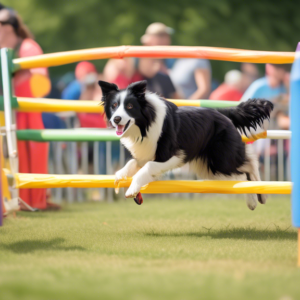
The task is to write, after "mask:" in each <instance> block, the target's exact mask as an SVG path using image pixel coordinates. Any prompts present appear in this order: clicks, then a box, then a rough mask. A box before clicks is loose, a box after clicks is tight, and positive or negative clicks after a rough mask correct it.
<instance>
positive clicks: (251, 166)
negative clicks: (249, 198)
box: [242, 144, 268, 204]
mask: <svg viewBox="0 0 300 300" xmlns="http://www.w3.org/2000/svg"><path fill="white" fill-rule="evenodd" d="M246 153H247V159H248V162H247V164H246V165H245V166H243V168H242V169H243V171H244V172H245V173H246V174H247V180H249V181H261V178H260V174H259V163H258V159H257V155H256V154H255V153H254V151H253V149H252V145H251V144H249V145H247V146H246ZM257 198H258V201H259V202H260V203H261V204H265V203H266V201H267V198H268V195H266V194H257Z"/></svg>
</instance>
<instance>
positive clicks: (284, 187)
mask: <svg viewBox="0 0 300 300" xmlns="http://www.w3.org/2000/svg"><path fill="white" fill-rule="evenodd" d="M15 179H16V187H17V188H19V189H21V188H64V187H77V188H115V187H116V186H115V184H114V181H115V177H114V176H113V175H52V174H51V175H50V174H45V175H44V174H24V173H18V174H16V175H15ZM130 182H131V179H128V180H124V181H121V182H120V185H119V187H129V185H130ZM291 190H292V183H291V182H282V181H279V182H271V181H259V182H257V181H256V182H253V181H196V180H194V181H188V180H173V181H155V182H151V183H150V184H149V185H147V186H145V187H143V188H142V190H141V192H142V193H146V194H165V193H217V194H247V193H251V194H291Z"/></svg>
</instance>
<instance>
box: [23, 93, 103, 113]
mask: <svg viewBox="0 0 300 300" xmlns="http://www.w3.org/2000/svg"><path fill="white" fill-rule="evenodd" d="M17 101H18V105H19V107H18V108H17V110H18V111H23V112H62V111H74V112H86V113H103V112H104V109H103V106H102V105H101V102H100V100H99V101H92V100H85V101H83V100H59V99H48V98H23V97H18V98H17Z"/></svg>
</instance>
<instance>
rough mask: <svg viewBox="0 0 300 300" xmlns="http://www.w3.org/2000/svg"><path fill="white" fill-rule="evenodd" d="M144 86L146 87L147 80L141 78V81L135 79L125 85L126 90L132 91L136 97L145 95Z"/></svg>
mask: <svg viewBox="0 0 300 300" xmlns="http://www.w3.org/2000/svg"><path fill="white" fill-rule="evenodd" d="M146 88H147V81H146V80H143V81H137V82H134V83H131V84H130V85H129V86H128V87H127V90H128V92H129V93H132V94H133V95H135V96H136V97H138V98H140V97H143V96H144V95H145V93H146Z"/></svg>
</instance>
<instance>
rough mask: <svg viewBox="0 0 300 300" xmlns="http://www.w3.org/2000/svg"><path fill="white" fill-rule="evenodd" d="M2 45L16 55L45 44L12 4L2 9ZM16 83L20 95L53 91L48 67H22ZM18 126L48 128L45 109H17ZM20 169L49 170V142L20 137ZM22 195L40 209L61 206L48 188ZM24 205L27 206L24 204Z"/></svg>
mask: <svg viewBox="0 0 300 300" xmlns="http://www.w3.org/2000/svg"><path fill="white" fill-rule="evenodd" d="M0 47H1V48H3V47H7V48H12V49H14V55H15V57H27V56H33V55H39V54H42V53H43V51H42V49H41V47H40V46H39V45H38V44H37V43H36V42H35V41H34V40H33V37H32V34H31V33H30V31H29V30H28V28H27V27H26V26H25V24H24V23H23V22H22V20H21V18H20V17H19V16H18V15H17V13H16V12H15V11H14V10H12V9H8V8H2V9H1V10H0ZM13 86H14V92H15V95H16V96H18V97H43V96H46V95H47V94H48V93H49V91H50V87H51V84H50V80H49V77H48V70H47V69H46V68H37V69H31V70H21V71H17V72H16V73H15V74H14V79H13ZM17 128H18V129H44V125H43V120H42V115H41V113H24V112H18V113H17ZM17 146H18V155H19V171H20V172H21V173H42V174H47V173H48V143H38V142H33V141H18V145H17ZM19 193H20V197H21V198H22V199H23V201H25V202H26V203H27V204H29V205H30V206H32V207H34V208H38V209H47V208H50V209H52V208H55V209H57V208H59V206H56V205H54V204H52V203H47V201H46V189H21V190H20V192H19ZM21 208H22V209H24V210H25V209H26V208H25V207H24V206H23V205H21Z"/></svg>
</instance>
